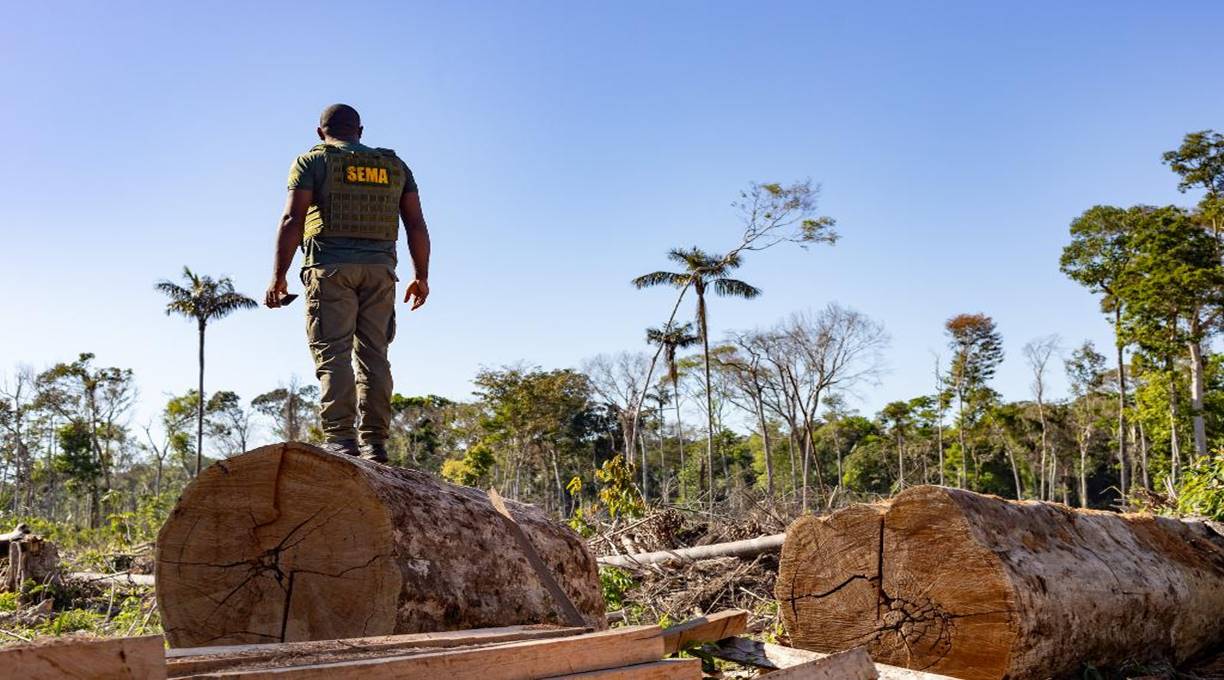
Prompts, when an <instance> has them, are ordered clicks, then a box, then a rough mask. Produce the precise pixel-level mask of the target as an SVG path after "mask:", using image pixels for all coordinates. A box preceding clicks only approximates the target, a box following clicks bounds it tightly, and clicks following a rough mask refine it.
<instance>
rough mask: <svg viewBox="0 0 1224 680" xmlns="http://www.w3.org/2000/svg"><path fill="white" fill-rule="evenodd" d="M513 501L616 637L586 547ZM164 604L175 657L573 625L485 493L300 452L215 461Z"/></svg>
mask: <svg viewBox="0 0 1224 680" xmlns="http://www.w3.org/2000/svg"><path fill="white" fill-rule="evenodd" d="M508 505H509V509H510V511H511V512H512V514H513V515H514V518H515V520H517V521H518V523H519V524H520V525H521V526H522V528H523V530H524V531H525V532H526V533H527V536H528V537H529V538H530V540H531V543H532V544H533V545H534V546H535V549H536V550H537V552H538V553H539V554H540V556H541V557H542V558H543V559H544V561H545V562H546V563H547V564H548V566H549V568H550V569H551V571H552V573H553V575H554V576H555V577H556V579H557V581H558V582H559V583H560V585H561V587H562V588H563V589H564V590H565V592H566V593H567V594H568V595H569V597H570V599H571V600H572V601H573V603H574V604H575V605H576V606H577V608H578V610H579V611H580V612H581V613H582V614H583V616H584V617H585V618H586V620H587V623H588V625H590V626H591V627H594V628H597V629H599V628H604V627H606V624H605V622H604V604H603V598H602V594H601V590H600V585H599V577H598V573H597V571H596V564H595V559H594V558H593V557H592V556H591V554H590V552H589V551H588V550H587V548H586V544H585V542H584V541H583V540H582V539H581V538H580V537H579V536H578V535H577V534H575V533H574V532H573V531H571V530H570V529H569V528H568V527H565V526H562V525H560V524H557V523H555V522H552V521H550V520H549V519H548V518H547V517H546V516H545V515H544V513H543V512H541V511H540V510H538V509H536V508H534V507H532V506H528V505H523V504H519V503H513V502H510V503H508ZM157 602H158V606H159V607H160V609H161V612H162V618H163V622H164V625H165V633H166V639H167V640H168V641H169V643H170V645H171V646H172V647H197V646H205V645H220V644H243V643H258V642H286V641H298V640H326V639H340V638H353V637H367V636H371V635H390V634H405V633H422V632H432V631H444V630H458V629H465V628H482V627H496V626H509V625H516V624H532V623H557V624H560V623H562V621H561V619H560V618H559V616H560V615H559V614H558V612H559V611H560V608H559V607H558V606H557V605H556V604H555V603H554V602H553V601H552V599H551V597H550V595H549V594H548V592H547V591H546V590H545V588H544V586H543V585H542V584H541V583H540V580H539V578H538V577H537V576H536V574H535V572H534V571H533V570H532V568H531V567H530V565H529V564H528V561H527V558H526V557H525V556H524V555H523V554H522V552H521V551H520V549H519V547H518V545H517V544H516V542H515V539H514V537H513V536H511V535H510V534H509V533H507V531H506V529H505V524H504V520H503V519H502V518H501V517H500V516H499V515H498V514H497V513H496V511H495V510H494V508H493V506H492V504H491V503H490V502H489V499H488V497H487V496H486V495H485V494H484V493H482V492H480V491H477V490H476V489H471V488H466V487H459V486H454V485H451V484H447V483H446V482H443V481H441V480H439V479H438V478H436V477H433V476H431V475H428V474H425V473H422V472H417V471H414V470H404V469H398V468H392V467H388V466H386V465H381V464H378V463H372V462H369V461H365V460H361V459H358V458H354V457H351V456H341V455H334V454H330V453H327V452H325V451H323V450H321V449H318V448H315V447H312V446H309V445H306V444H300V443H285V444H276V445H272V446H265V447H262V448H259V449H255V450H253V451H249V452H247V453H245V454H242V455H240V456H236V457H234V458H230V459H228V460H224V461H221V462H218V463H217V464H215V465H213V466H211V467H210V468H208V469H207V470H205V471H204V472H203V473H202V474H201V475H200V476H199V478H197V479H196V480H195V481H193V482H192V483H191V484H190V485H189V486H188V487H187V488H186V490H184V492H183V495H182V497H181V498H180V499H179V502H178V505H177V506H176V507H175V509H174V512H173V513H172V514H171V516H170V518H169V519H168V520H167V521H166V524H165V525H164V526H163V527H162V530H161V533H160V535H159V536H158V541H157Z"/></svg>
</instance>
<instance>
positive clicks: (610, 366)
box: [581, 352, 652, 499]
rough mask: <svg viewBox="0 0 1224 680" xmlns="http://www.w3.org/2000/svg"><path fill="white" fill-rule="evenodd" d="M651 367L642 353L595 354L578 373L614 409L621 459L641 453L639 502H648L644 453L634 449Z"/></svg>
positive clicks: (631, 457) (642, 450) (642, 449)
mask: <svg viewBox="0 0 1224 680" xmlns="http://www.w3.org/2000/svg"><path fill="white" fill-rule="evenodd" d="M651 366H652V364H651V362H650V359H649V357H648V356H647V355H646V353H645V352H617V353H615V354H598V355H596V356H593V357H591V358H589V359H587V360H585V361H583V362H582V366H581V370H582V372H583V373H585V374H586V375H587V377H588V378H590V380H591V387H592V389H594V390H595V394H597V395H599V398H600V399H602V400H603V401H604V402H605V403H607V404H609V405H610V406H613V407H614V408H615V409H616V413H617V418H618V420H619V422H620V425H621V439H622V443H621V446H622V447H623V450H624V452H625V457H626V458H627V459H628V460H630V461H632V460H633V458H634V456H635V455H637V454H635V451H637V450H638V449H641V452H640V456H641V460H642V482H641V483H642V498H643V499H647V498H649V477H648V475H647V466H646V449H645V447H644V446H642V447H640V446H638V441H637V440H638V432H637V423H638V421H639V415H640V414H639V410H640V409H641V407H642V399H641V397H642V395H645V394H646V393H647V392H649V387H650V382H649V379H650V378H649V374H650V368H651Z"/></svg>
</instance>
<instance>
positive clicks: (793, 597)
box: [786, 574, 878, 613]
mask: <svg viewBox="0 0 1224 680" xmlns="http://www.w3.org/2000/svg"><path fill="white" fill-rule="evenodd" d="M877 580H878V579H877V578H876V577H875V576H867V575H865V574H855V575H853V576H851V577H849V578H847V579H846V580H845V581H842V582H841V583H839V584H837V585H835V586H833V587H832V588H830V589H828V590H826V591H824V592H820V593H807V594H806V595H793V594H792V595H791V596H790V597H788V598H786V602H787V603H788V604H790V606H791V609H792V610H793V611H795V612H796V613H798V610H797V609H795V603H796V602H798V601H800V600H821V599H824V598H826V597H829V596H830V595H836V594H837V592H838V591H840V590H841V589H842V588H845V587H846V586H848V585H850V584H851V583H854V582H855V581H867V582H868V583H873V582H876V581H877ZM791 592H792V593H794V583H792V584H791Z"/></svg>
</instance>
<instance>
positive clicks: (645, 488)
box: [637, 437, 650, 503]
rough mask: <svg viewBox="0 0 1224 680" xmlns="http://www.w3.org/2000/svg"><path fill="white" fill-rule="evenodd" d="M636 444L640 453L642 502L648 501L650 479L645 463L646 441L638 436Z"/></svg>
mask: <svg viewBox="0 0 1224 680" xmlns="http://www.w3.org/2000/svg"><path fill="white" fill-rule="evenodd" d="M637 446H638V451H639V452H640V453H641V455H642V502H643V503H648V502H650V486H649V484H650V481H649V477H648V474H649V467H650V466H649V465H648V464H647V463H648V461H647V460H646V442H644V441H643V440H642V438H641V437H638V438H637Z"/></svg>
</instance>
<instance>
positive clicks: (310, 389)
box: [251, 376, 319, 442]
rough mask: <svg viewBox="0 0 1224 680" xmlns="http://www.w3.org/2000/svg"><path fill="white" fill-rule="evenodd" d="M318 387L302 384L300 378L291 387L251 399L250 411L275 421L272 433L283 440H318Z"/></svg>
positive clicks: (284, 387) (281, 388) (290, 382)
mask: <svg viewBox="0 0 1224 680" xmlns="http://www.w3.org/2000/svg"><path fill="white" fill-rule="evenodd" d="M318 403H319V386H318V385H302V384H300V383H299V382H298V377H297V376H293V377H291V378H289V384H288V385H285V386H283V387H278V388H276V389H274V390H270V391H268V392H264V393H263V394H260V395H258V396H256V397H255V398H254V399H252V400H251V408H253V409H255V411H257V412H258V413H261V414H263V415H264V416H267V417H268V418H269V419H270V420H271V421H272V433H273V434H274V435H275V436H276V437H277V438H278V439H282V440H284V441H289V442H293V441H312V440H315V435H316V434H317V432H316V430H318V429H319V425H318V419H319V409H318Z"/></svg>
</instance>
